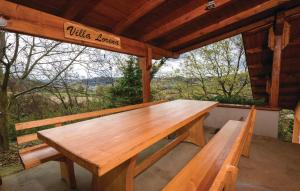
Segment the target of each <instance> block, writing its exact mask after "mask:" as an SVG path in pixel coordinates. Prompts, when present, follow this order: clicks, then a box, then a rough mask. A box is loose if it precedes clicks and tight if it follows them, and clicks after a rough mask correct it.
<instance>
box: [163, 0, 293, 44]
mask: <svg viewBox="0 0 300 191" xmlns="http://www.w3.org/2000/svg"><path fill="white" fill-rule="evenodd" d="M287 1H288V0H269V1H267V2H264V3H262V4H259V5H256V6H255V7H252V8H249V9H247V10H245V11H242V12H240V13H238V14H236V15H233V16H231V17H228V18H227V19H224V20H222V21H220V22H216V23H214V24H212V25H209V26H207V27H204V28H201V29H199V30H197V31H195V32H192V33H190V34H188V35H185V36H183V37H182V38H179V39H177V40H176V41H171V42H168V43H166V44H164V45H163V46H162V47H164V48H165V49H172V48H175V47H178V46H180V45H183V44H184V43H187V42H189V41H192V40H194V39H196V38H199V37H201V36H203V35H206V34H208V33H211V32H214V31H217V30H219V29H221V28H224V27H226V26H228V25H231V24H234V23H236V22H238V21H241V20H243V19H246V18H249V17H251V16H254V15H257V14H259V13H261V12H263V11H266V10H268V9H271V8H273V7H276V6H278V5H281V4H283V3H285V2H287Z"/></svg>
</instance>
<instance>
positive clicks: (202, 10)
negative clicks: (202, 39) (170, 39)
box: [140, 0, 232, 42]
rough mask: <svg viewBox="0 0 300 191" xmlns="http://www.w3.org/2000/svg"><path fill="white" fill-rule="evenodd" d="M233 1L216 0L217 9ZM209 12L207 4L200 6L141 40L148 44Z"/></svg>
mask: <svg viewBox="0 0 300 191" xmlns="http://www.w3.org/2000/svg"><path fill="white" fill-rule="evenodd" d="M231 1H232V0H216V1H215V2H216V6H217V7H221V6H223V5H225V4H226V3H229V2H231ZM207 12H209V10H207V4H206V3H205V4H199V6H198V7H196V8H195V9H194V10H192V11H190V12H188V13H185V14H183V15H181V16H180V17H178V18H176V19H172V20H171V21H169V22H168V23H164V24H162V25H161V26H160V27H158V28H155V29H154V30H153V31H151V32H149V33H147V34H145V35H144V36H142V37H141V39H140V40H142V41H144V42H148V41H151V40H153V39H155V38H158V37H160V36H163V35H164V34H166V33H168V32H170V31H172V30H174V29H176V28H178V27H180V26H182V25H184V24H187V23H189V22H191V21H192V20H194V19H196V18H199V17H201V16H203V15H205V14H206V13H207Z"/></svg>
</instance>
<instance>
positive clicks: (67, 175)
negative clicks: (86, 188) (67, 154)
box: [60, 158, 76, 188]
mask: <svg viewBox="0 0 300 191" xmlns="http://www.w3.org/2000/svg"><path fill="white" fill-rule="evenodd" d="M60 171H61V178H62V179H63V180H64V181H66V183H67V184H68V185H69V186H70V188H76V178H75V172H74V163H73V161H71V160H70V159H68V158H64V159H63V160H61V161H60Z"/></svg>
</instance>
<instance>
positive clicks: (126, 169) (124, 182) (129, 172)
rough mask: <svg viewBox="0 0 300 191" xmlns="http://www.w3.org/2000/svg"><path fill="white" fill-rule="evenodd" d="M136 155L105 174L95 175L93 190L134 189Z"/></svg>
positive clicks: (121, 190) (123, 190)
mask: <svg viewBox="0 0 300 191" xmlns="http://www.w3.org/2000/svg"><path fill="white" fill-rule="evenodd" d="M135 164H136V157H133V158H131V159H129V160H128V161H126V162H125V163H123V164H121V165H119V166H118V167H116V168H114V169H113V170H111V171H109V172H107V173H106V174H104V175H103V176H100V177H99V176H96V175H93V180H92V187H93V188H92V190H93V191H132V190H133V187H134V169H135Z"/></svg>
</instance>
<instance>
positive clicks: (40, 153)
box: [19, 146, 62, 169]
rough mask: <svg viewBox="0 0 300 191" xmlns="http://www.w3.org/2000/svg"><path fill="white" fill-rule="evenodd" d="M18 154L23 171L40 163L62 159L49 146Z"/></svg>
mask: <svg viewBox="0 0 300 191" xmlns="http://www.w3.org/2000/svg"><path fill="white" fill-rule="evenodd" d="M19 154H20V158H21V162H22V164H23V166H24V168H25V169H29V168H32V167H35V166H38V165H40V164H42V163H45V162H48V161H51V160H56V159H59V158H61V157H62V155H61V154H60V153H59V152H58V151H57V150H55V149H54V148H52V147H49V146H44V147H39V148H36V149H34V150H33V149H32V148H31V150H30V151H28V152H20V153H19Z"/></svg>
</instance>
